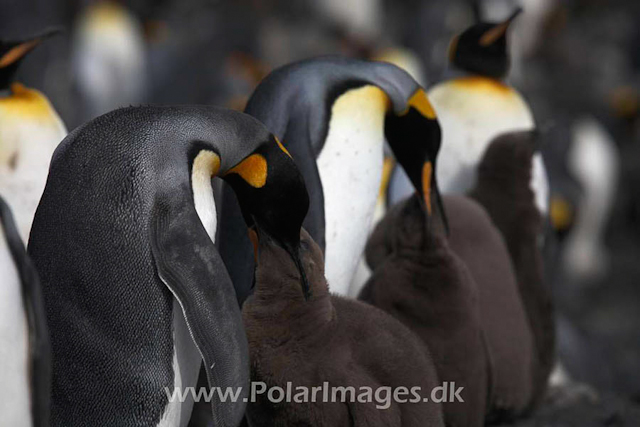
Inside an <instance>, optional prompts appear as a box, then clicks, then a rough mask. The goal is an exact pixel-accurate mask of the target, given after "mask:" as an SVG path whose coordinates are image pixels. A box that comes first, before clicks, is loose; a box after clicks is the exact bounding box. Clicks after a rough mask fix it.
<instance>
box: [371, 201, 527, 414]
mask: <svg viewBox="0 0 640 427" xmlns="http://www.w3.org/2000/svg"><path fill="white" fill-rule="evenodd" d="M443 202H444V208H445V212H446V213H447V219H448V223H449V235H448V239H447V245H446V246H448V248H449V251H450V252H452V253H453V254H455V256H457V257H458V260H459V262H460V263H461V264H463V265H464V266H466V269H467V271H468V272H469V273H470V275H471V277H472V279H473V280H472V282H473V283H474V284H475V286H476V289H475V293H476V294H477V308H475V309H476V310H478V313H479V326H480V329H481V331H482V336H483V338H484V360H486V366H485V367H486V374H485V376H486V377H488V381H487V382H486V383H485V387H486V391H485V392H484V393H482V394H481V395H482V396H485V395H486V397H487V405H486V411H484V410H482V411H481V410H480V407H479V406H477V407H475V408H474V407H472V406H471V405H467V406H466V408H467V410H468V411H470V412H472V413H473V414H474V416H472V417H470V418H469V419H470V420H475V419H477V418H476V417H475V416H477V414H478V413H481V412H482V413H483V414H484V420H485V422H487V421H488V422H492V421H497V420H508V419H511V418H516V417H518V416H521V415H522V414H523V413H524V412H525V411H526V409H527V408H528V407H529V405H530V403H531V398H532V372H531V368H532V363H533V362H532V360H533V354H534V353H533V342H532V336H531V331H530V328H529V324H528V322H527V317H526V314H525V310H524V307H523V304H522V301H521V298H520V294H519V290H518V286H517V283H516V277H515V273H514V269H513V266H512V263H511V260H510V257H509V252H508V250H507V247H506V245H505V243H504V240H503V238H502V236H501V235H500V232H499V231H498V230H497V229H496V227H495V226H494V225H493V223H492V222H491V219H490V218H489V216H488V214H487V212H486V211H485V210H484V209H483V208H482V206H480V205H479V204H478V203H476V202H475V201H473V200H471V199H469V198H467V197H463V196H444V197H443ZM400 212H401V210H400V209H399V208H398V207H395V208H393V209H392V210H391V211H390V213H389V214H387V216H386V217H385V219H383V221H381V222H380V224H378V226H377V227H376V229H375V230H374V233H373V234H372V236H371V238H370V240H369V243H368V244H367V249H366V256H367V262H368V263H369V265H370V266H371V267H372V269H373V270H374V278H375V276H376V275H377V274H379V273H378V268H379V267H381V266H382V265H384V262H385V261H386V260H387V258H390V257H392V256H393V254H394V253H395V252H396V247H397V241H398V240H397V237H396V235H397V234H398V233H399V228H398V227H397V226H394V224H395V223H401V222H402V221H398V220H397V219H395V217H396V216H398V214H399V213H400ZM441 245H442V246H445V244H444V243H441ZM423 256H424V257H425V259H427V258H428V257H429V255H427V254H426V253H425V254H424V255H423ZM416 262H417V261H412V262H411V263H412V264H415V263H416ZM405 264H406V262H405ZM396 265H397V266H398V267H397V268H401V269H403V270H405V271H408V269H415V267H413V266H412V267H407V266H406V265H404V266H403V265H402V264H400V263H398V262H396ZM397 268H396V272H395V273H394V274H395V275H396V277H397V276H398V275H399V274H400V272H399V271H398V270H397ZM440 268H442V267H440ZM436 273H437V271H436ZM436 273H434V276H433V277H434V278H435V277H437V276H435V274H436ZM399 284H400V282H399V281H398V280H390V281H389V284H388V285H387V286H388V287H390V288H391V289H394V288H395V287H397V286H399ZM391 285H393V286H391ZM426 288H427V287H426V286H425V289H426ZM415 291H416V296H415V301H416V303H417V302H418V301H420V303H422V304H424V310H429V309H430V307H437V306H439V305H442V304H443V302H442V300H440V301H438V300H437V299H435V298H434V299H432V300H429V299H428V298H425V297H422V298H421V299H418V297H417V294H418V293H419V292H420V290H418V289H416V290H415ZM363 292H369V291H363ZM398 292H400V291H398ZM427 295H428V294H427ZM451 295H452V296H453V297H454V298H456V299H452V300H451V301H455V304H467V303H466V302H465V299H464V298H461V294H460V293H458V294H457V295H456V294H454V293H452V294H451ZM363 297H364V298H365V299H367V298H369V297H368V296H367V295H366V293H364V294H363ZM451 301H448V302H447V303H446V304H447V305H451V304H452V302H451ZM461 306H462V305H461ZM400 308H401V307H400ZM414 321H415V322H416V323H415V326H413V327H412V329H414V330H416V328H422V327H423V326H422V325H421V324H420V323H417V322H418V319H414ZM438 322H440V323H439V325H441V327H442V328H444V329H446V328H453V326H452V325H451V323H450V321H446V320H438ZM421 335H422V334H421ZM445 338H446V337H445ZM423 339H425V340H426V341H427V342H429V347H430V349H431V351H432V352H433V353H435V352H436V348H445V346H446V344H444V343H441V344H437V342H436V340H437V339H438V337H435V338H434V337H431V338H430V337H428V336H423ZM430 340H431V341H430ZM454 354H456V353H454ZM478 359H479V356H477V355H475V356H474V357H473V358H472V357H469V358H468V360H467V362H468V363H477V361H478ZM447 368H448V367H447ZM439 374H440V375H441V376H442V373H441V372H440V371H439ZM475 385H476V386H478V383H475ZM485 412H486V413H485ZM453 416H454V417H455V418H458V417H461V415H460V414H454V415H453ZM447 421H449V420H447ZM459 425H465V424H459ZM469 425H471V424H469Z"/></svg>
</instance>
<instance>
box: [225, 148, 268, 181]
mask: <svg viewBox="0 0 640 427" xmlns="http://www.w3.org/2000/svg"><path fill="white" fill-rule="evenodd" d="M230 173H237V174H238V175H240V177H241V178H242V179H243V180H244V181H245V182H246V183H247V184H249V185H250V186H252V187H253V188H262V187H264V185H265V184H266V183H267V159H265V158H264V157H263V156H262V155H261V154H252V155H250V156H249V157H247V158H246V159H244V160H243V161H241V162H240V163H238V164H237V165H236V166H234V167H233V168H231V169H230V170H229V172H227V174H230Z"/></svg>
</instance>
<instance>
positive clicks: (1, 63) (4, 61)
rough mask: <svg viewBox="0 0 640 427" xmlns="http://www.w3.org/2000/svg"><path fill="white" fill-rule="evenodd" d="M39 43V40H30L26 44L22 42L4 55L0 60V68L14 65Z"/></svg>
mask: <svg viewBox="0 0 640 427" xmlns="http://www.w3.org/2000/svg"><path fill="white" fill-rule="evenodd" d="M38 43H40V39H36V40H31V41H28V42H24V43H22V44H19V45H17V46H15V47H13V48H11V49H10V50H9V52H7V53H5V54H4V55H3V56H2V58H0V68H5V67H8V66H9V65H11V64H13V63H15V62H16V61H18V60H19V59H20V58H22V57H23V56H25V55H26V54H27V53H29V51H30V50H31V49H33V48H34V47H36V46H37V45H38Z"/></svg>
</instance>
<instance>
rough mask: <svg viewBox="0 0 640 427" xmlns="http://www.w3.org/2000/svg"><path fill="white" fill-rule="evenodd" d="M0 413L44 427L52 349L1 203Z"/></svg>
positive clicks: (36, 285) (33, 280)
mask: <svg viewBox="0 0 640 427" xmlns="http://www.w3.org/2000/svg"><path fill="white" fill-rule="evenodd" d="M0 281H1V282H2V285H1V286H0V360H2V363H0V384H2V389H1V390H2V391H1V392H0V413H2V422H3V423H6V425H10V426H16V427H32V426H33V427H48V426H49V392H50V387H51V383H50V381H51V349H50V346H49V335H48V331H47V325H46V315H45V311H44V305H43V301H42V290H41V289H40V282H39V280H38V274H37V273H36V270H35V268H34V266H33V264H32V263H31V260H30V259H29V257H28V256H27V253H26V251H25V248H24V245H23V243H22V240H21V239H20V235H19V234H18V230H17V228H16V225H15V223H14V222H13V215H12V214H11V212H10V210H9V206H8V205H7V204H6V203H5V202H4V200H3V199H2V198H1V197H0Z"/></svg>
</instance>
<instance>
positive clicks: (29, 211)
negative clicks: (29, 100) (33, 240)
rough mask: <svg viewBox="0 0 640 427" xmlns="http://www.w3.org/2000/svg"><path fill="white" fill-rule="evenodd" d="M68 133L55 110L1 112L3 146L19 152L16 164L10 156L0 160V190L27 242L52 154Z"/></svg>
mask: <svg viewBox="0 0 640 427" xmlns="http://www.w3.org/2000/svg"><path fill="white" fill-rule="evenodd" d="M66 135H67V131H66V129H65V127H64V125H63V124H62V121H61V120H60V119H59V117H58V115H57V114H56V113H55V111H53V110H51V114H50V116H49V117H47V118H46V119H45V120H40V119H39V118H24V119H16V117H15V116H3V115H2V114H0V148H1V149H2V151H4V149H5V148H6V149H8V150H9V151H10V153H9V154H10V156H11V157H13V156H14V155H15V156H16V157H15V161H16V164H15V168H12V167H11V165H10V164H9V162H10V160H9V159H8V158H4V159H3V161H2V162H0V194H1V195H2V197H4V198H5V199H6V201H7V203H8V204H9V205H10V206H11V208H12V210H13V213H14V217H15V221H16V225H17V227H18V230H19V231H20V236H21V237H22V239H23V240H24V241H25V242H26V241H27V240H28V238H29V231H30V230H31V223H32V222H33V216H34V215H35V212H36V208H37V207H38V203H39V202H40V197H41V196H42V192H43V191H44V187H45V184H46V182H47V176H48V174H49V163H50V161H51V156H52V155H53V152H54V151H55V148H56V147H57V146H58V144H59V143H60V141H62V140H63V139H64V137H65V136H66ZM10 147H13V148H10ZM16 153H17V154H16ZM0 157H1V156H0Z"/></svg>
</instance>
